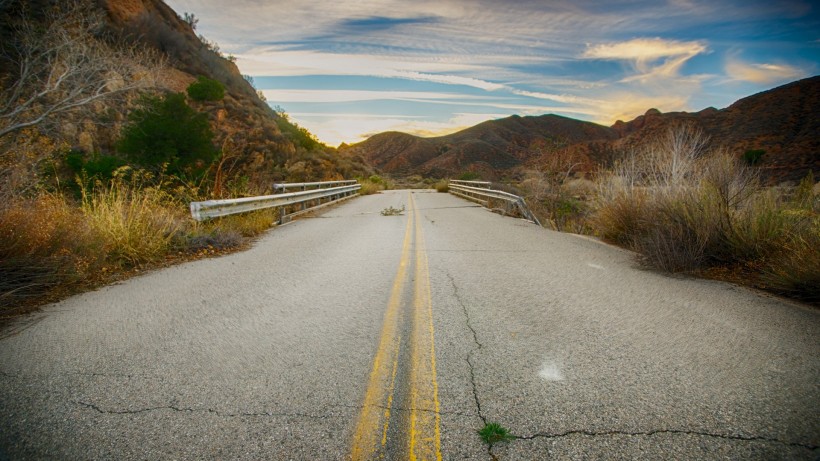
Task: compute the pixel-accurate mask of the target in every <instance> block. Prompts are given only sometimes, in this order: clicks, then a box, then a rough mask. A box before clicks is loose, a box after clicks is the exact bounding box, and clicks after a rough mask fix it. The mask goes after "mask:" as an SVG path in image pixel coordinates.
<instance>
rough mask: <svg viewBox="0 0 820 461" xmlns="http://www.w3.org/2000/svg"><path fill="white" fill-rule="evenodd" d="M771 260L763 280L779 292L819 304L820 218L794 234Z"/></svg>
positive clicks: (770, 287)
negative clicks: (804, 230)
mask: <svg viewBox="0 0 820 461" xmlns="http://www.w3.org/2000/svg"><path fill="white" fill-rule="evenodd" d="M780 249H781V251H779V252H776V253H774V254H773V256H772V258H771V260H769V261H768V264H767V265H766V267H765V269H764V272H763V281H764V282H765V283H766V286H767V287H768V288H769V289H771V290H773V291H776V292H778V293H781V294H784V295H788V296H791V297H794V298H798V299H802V300H804V301H806V302H809V303H813V304H815V305H817V304H820V255H819V254H818V252H820V250H818V249H820V220H818V219H815V222H814V225H813V226H812V228H811V229H810V230H809V231H808V232H805V233H800V234H797V235H793V236H792V237H791V238H790V239H789V240H788V241H787V242H786V243H785V244H784V245H783V246H782V247H781V248H780Z"/></svg>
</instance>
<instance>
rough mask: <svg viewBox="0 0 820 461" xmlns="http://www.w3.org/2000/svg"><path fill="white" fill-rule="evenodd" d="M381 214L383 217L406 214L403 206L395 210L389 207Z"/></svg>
mask: <svg viewBox="0 0 820 461" xmlns="http://www.w3.org/2000/svg"><path fill="white" fill-rule="evenodd" d="M381 213H382V216H400V215H401V214H402V213H404V205H402V206H401V208H393V207H392V206H389V207H387V208H385V209H383V210H382V211H381Z"/></svg>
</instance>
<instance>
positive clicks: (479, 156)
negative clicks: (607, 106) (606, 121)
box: [343, 115, 617, 178]
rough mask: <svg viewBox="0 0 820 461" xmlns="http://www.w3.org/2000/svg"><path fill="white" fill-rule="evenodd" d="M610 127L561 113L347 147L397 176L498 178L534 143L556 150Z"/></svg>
mask: <svg viewBox="0 0 820 461" xmlns="http://www.w3.org/2000/svg"><path fill="white" fill-rule="evenodd" d="M616 138H617V133H616V132H615V131H614V130H612V129H610V128H607V127H604V126H600V125H596V124H594V123H590V122H582V121H579V120H573V119H571V118H566V117H560V116H557V115H542V116H539V117H520V116H517V115H514V116H512V117H508V118H505V119H501V120H492V121H487V122H484V123H481V124H478V125H476V126H474V127H471V128H467V129H465V130H462V131H459V132H457V133H453V134H450V135H447V136H440V137H435V138H421V137H418V136H413V135H409V134H406V133H397V132H388V133H380V134H378V135H375V136H373V137H371V138H369V139H367V140H365V141H363V142H361V143H358V144H354V145H352V146H348V147H347V148H345V149H344V150H343V152H345V153H347V154H348V155H353V154H358V155H361V156H362V157H364V158H365V159H367V160H368V161H369V162H370V163H371V164H372V165H373V166H375V167H376V168H379V169H381V170H382V171H384V172H386V173H390V174H395V175H408V174H423V175H429V176H439V177H446V176H455V175H458V174H460V173H463V172H466V171H473V172H479V173H480V174H481V175H482V176H484V177H487V178H497V177H500V176H502V175H503V174H504V172H508V171H511V170H512V169H514V168H516V167H518V166H519V165H522V163H523V162H524V161H526V160H527V159H529V158H530V157H532V156H533V152H534V151H533V146H536V145H537V146H539V148H540V149H542V150H544V149H546V150H554V149H558V148H564V147H567V146H570V145H574V144H577V143H579V142H582V141H589V140H614V139H616Z"/></svg>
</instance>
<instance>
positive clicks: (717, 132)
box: [344, 76, 820, 183]
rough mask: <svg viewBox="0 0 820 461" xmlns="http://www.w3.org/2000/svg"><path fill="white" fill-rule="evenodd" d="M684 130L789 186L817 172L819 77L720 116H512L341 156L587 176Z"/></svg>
mask: <svg viewBox="0 0 820 461" xmlns="http://www.w3.org/2000/svg"><path fill="white" fill-rule="evenodd" d="M681 123H690V124H693V125H695V126H696V127H699V128H700V129H701V130H702V131H703V132H704V134H706V135H707V136H708V137H709V139H710V147H714V148H718V147H723V148H726V149H729V150H730V151H731V152H732V153H734V154H735V155H737V156H741V155H743V154H744V153H745V152H746V151H748V150H751V149H759V150H763V151H765V154H764V155H763V156H762V161H761V163H760V168H761V171H762V172H763V174H764V176H765V177H766V178H767V179H768V180H769V181H770V182H773V183H774V182H780V181H783V180H796V179H800V178H802V177H804V176H805V175H806V174H807V173H808V172H809V171H815V172H820V134H818V133H820V76H816V77H811V78H807V79H804V80H800V81H797V82H793V83H790V84H787V85H784V86H781V87H778V88H774V89H772V90H769V91H765V92H762V93H758V94H755V95H752V96H749V97H746V98H743V99H741V100H739V101H737V102H735V103H734V104H732V105H731V106H729V107H727V108H725V109H721V110H718V109H715V108H711V107H710V108H707V109H704V110H702V111H700V112H692V113H688V112H671V113H666V114H664V113H661V112H659V111H658V110H656V109H650V110H648V111H647V112H646V114H645V115H642V116H639V117H637V118H636V119H634V120H632V121H629V122H622V121H618V122H616V123H615V124H614V125H613V126H612V127H604V126H600V125H596V124H593V123H588V122H581V121H578V120H573V119H569V118H564V117H558V116H555V115H544V116H540V117H518V116H513V117H509V118H506V119H501V120H494V121H489V122H484V123H482V124H480V125H477V126H475V127H472V128H468V129H466V130H463V131H460V132H458V133H454V134H451V135H448V136H442V137H436V138H419V137H416V136H411V135H408V134H404V133H381V134H378V135H375V136H373V137H371V138H369V139H367V140H365V141H363V142H361V143H358V144H355V145H353V146H350V147H348V148H347V149H345V150H344V152H347V153H349V154H357V155H361V156H363V157H364V158H365V159H367V160H368V161H370V162H371V163H372V164H373V165H374V166H375V167H376V168H380V169H382V170H383V171H385V172H387V173H392V174H397V175H406V174H424V175H433V176H440V177H446V176H450V177H452V176H458V175H459V174H462V173H464V172H467V171H473V172H478V173H479V174H480V175H481V176H482V177H484V178H487V179H498V178H501V177H504V176H514V175H516V174H517V171H518V170H519V169H520V168H523V167H538V166H539V165H540V164H543V163H546V162H548V161H549V159H550V158H551V157H552V156H555V155H556V154H568V155H569V156H571V157H573V159H574V160H573V161H574V162H577V163H578V164H579V167H578V168H577V169H576V171H579V170H580V171H584V170H587V171H588V170H591V169H593V168H595V167H596V166H597V165H600V164H606V163H609V162H611V161H612V160H613V159H615V158H617V157H618V156H619V155H621V154H622V153H623V152H625V151H628V149H629V148H630V147H631V146H634V145H637V144H640V143H643V142H646V140H649V139H652V138H653V137H655V136H657V135H659V134H661V133H664V132H665V131H666V130H667V129H668V128H670V127H672V126H674V125H677V124H681Z"/></svg>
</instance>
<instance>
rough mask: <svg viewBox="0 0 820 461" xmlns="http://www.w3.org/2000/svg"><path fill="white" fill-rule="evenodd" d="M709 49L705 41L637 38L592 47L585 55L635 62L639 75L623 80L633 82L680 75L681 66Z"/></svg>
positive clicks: (587, 56)
mask: <svg viewBox="0 0 820 461" xmlns="http://www.w3.org/2000/svg"><path fill="white" fill-rule="evenodd" d="M706 51H707V47H706V44H704V43H703V42H701V41H689V42H681V41H676V40H664V39H661V38H637V39H633V40H629V41H626V42H617V43H603V44H599V45H592V46H589V47H588V48H587V50H586V51H585V52H584V54H583V55H582V57H584V58H587V59H606V60H623V61H628V62H631V63H632V64H633V65H634V67H635V70H636V71H637V75H632V76H628V77H625V78H624V79H623V80H622V81H624V82H630V81H646V80H650V79H656V78H672V77H677V76H678V75H679V73H680V70H681V67H682V66H683V65H684V64H685V63H686V62H687V61H688V60H690V59H692V58H693V57H695V56H697V55H699V54H701V53H704V52H706Z"/></svg>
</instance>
